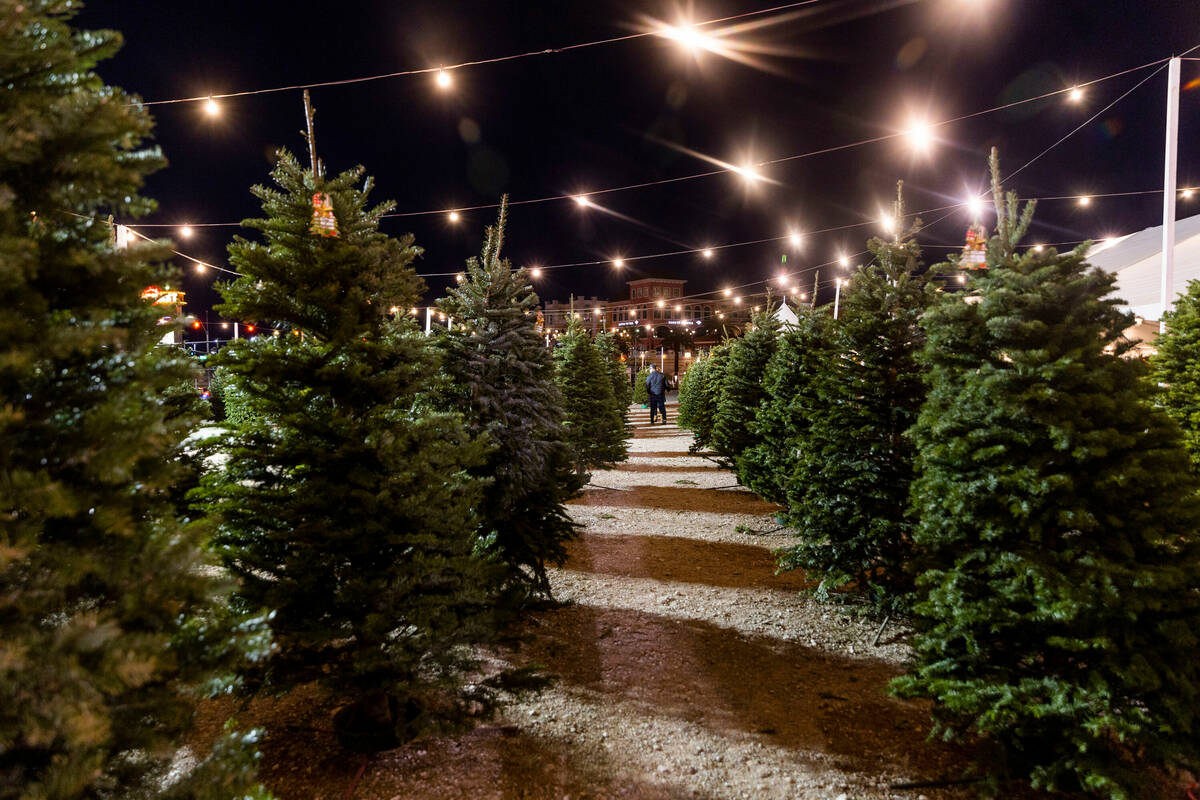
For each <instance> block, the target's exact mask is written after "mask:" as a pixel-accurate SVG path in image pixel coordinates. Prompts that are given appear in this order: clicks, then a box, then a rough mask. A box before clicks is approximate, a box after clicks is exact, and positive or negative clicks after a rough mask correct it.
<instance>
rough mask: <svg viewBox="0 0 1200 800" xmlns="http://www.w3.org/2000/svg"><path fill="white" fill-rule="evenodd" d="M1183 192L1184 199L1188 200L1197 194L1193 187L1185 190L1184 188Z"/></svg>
mask: <svg viewBox="0 0 1200 800" xmlns="http://www.w3.org/2000/svg"><path fill="white" fill-rule="evenodd" d="M1182 194H1183V199H1184V200H1187V199H1189V198H1191V196H1192V195H1193V194H1195V192H1194V191H1192V190H1191V189H1184V190H1183V192H1182Z"/></svg>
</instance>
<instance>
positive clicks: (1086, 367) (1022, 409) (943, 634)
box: [896, 152, 1200, 798]
mask: <svg viewBox="0 0 1200 800" xmlns="http://www.w3.org/2000/svg"><path fill="white" fill-rule="evenodd" d="M992 169H993V173H992V174H993V194H994V196H995V200H996V211H997V217H998V232H997V234H996V235H995V236H993V237H992V239H991V241H990V242H989V243H988V252H987V271H986V272H984V273H982V274H980V275H979V276H978V277H976V278H975V279H974V280H973V281H972V283H971V284H970V285H969V287H968V290H969V294H970V297H969V298H963V297H962V296H961V295H954V296H949V297H947V298H946V300H945V302H943V303H941V304H939V305H937V306H935V307H934V308H932V309H931V310H930V311H929V312H928V313H927V314H926V316H925V319H924V321H923V323H922V325H923V327H924V328H925V330H926V333H927V336H928V343H927V346H926V349H925V353H924V356H923V359H924V362H925V363H926V364H927V365H928V367H929V368H930V370H931V372H930V379H929V384H930V389H929V396H928V400H927V403H926V405H925V408H924V409H923V410H922V412H921V415H920V419H919V421H918V423H917V425H916V426H915V428H914V433H913V435H914V437H915V440H916V444H917V446H918V449H919V458H918V469H917V479H916V481H915V483H914V485H913V491H912V497H913V504H914V506H915V508H916V509H917V511H918V512H919V514H920V524H919V526H918V527H917V529H916V531H915V539H916V545H917V547H918V548H919V549H920V550H921V551H922V554H923V557H922V558H921V560H920V561H919V562H918V571H919V574H920V578H919V579H918V581H917V587H918V602H917V603H916V606H915V609H916V612H917V614H918V615H919V636H918V637H917V640H916V643H915V644H916V654H917V657H916V664H915V667H914V670H913V672H912V673H911V674H910V675H908V676H905V677H904V678H902V679H899V680H898V681H897V682H896V689H897V690H898V691H899V693H901V694H902V695H904V696H907V697H928V698H932V699H934V701H935V702H936V706H935V718H936V720H937V721H938V724H939V727H940V729H941V732H942V733H943V734H944V735H945V736H947V737H950V736H956V735H957V736H976V735H980V734H982V735H984V736H987V737H991V738H993V739H994V740H996V741H998V742H999V743H1001V744H1002V745H1003V746H1004V751H1005V752H1006V753H1007V755H1008V765H1007V771H1008V773H1009V774H1015V775H1027V776H1030V777H1031V778H1032V780H1033V783H1034V784H1035V785H1036V786H1038V787H1042V788H1060V789H1065V790H1071V789H1076V788H1083V789H1086V790H1089V791H1092V792H1094V793H1096V794H1099V795H1102V796H1106V797H1113V798H1122V797H1128V796H1130V793H1131V792H1132V790H1133V789H1134V788H1135V787H1136V786H1137V785H1138V784H1139V782H1140V780H1141V778H1140V776H1138V775H1137V772H1136V770H1137V768H1138V767H1139V765H1144V764H1145V763H1147V762H1149V763H1154V762H1164V763H1168V764H1170V763H1174V764H1190V765H1192V766H1193V767H1194V765H1196V764H1197V763H1200V716H1198V711H1200V704H1198V703H1197V697H1200V643H1198V639H1197V636H1198V633H1197V632H1198V631H1200V594H1198V593H1197V591H1196V587H1197V586H1200V560H1198V559H1200V553H1198V548H1197V544H1198V542H1197V530H1198V529H1200V503H1198V500H1197V491H1196V490H1197V484H1196V480H1195V479H1194V478H1193V477H1192V476H1191V474H1190V472H1189V471H1188V469H1187V464H1188V460H1187V454H1186V452H1185V451H1184V449H1183V447H1182V444H1181V440H1180V434H1179V430H1178V428H1177V427H1176V425H1175V424H1174V422H1173V421H1172V420H1170V418H1169V417H1167V416H1166V415H1165V414H1164V413H1163V412H1162V411H1160V410H1158V409H1156V408H1155V407H1154V403H1153V388H1152V387H1151V386H1150V384H1149V382H1148V381H1146V380H1145V374H1146V368H1145V365H1143V364H1142V363H1141V362H1140V361H1138V360H1136V359H1130V358H1126V357H1125V355H1126V354H1127V352H1128V350H1129V348H1130V347H1131V346H1132V343H1131V342H1129V341H1128V340H1126V339H1124V338H1123V336H1122V332H1123V331H1124V330H1125V329H1127V328H1128V327H1129V326H1130V325H1131V324H1132V321H1133V320H1132V317H1131V316H1130V315H1129V314H1126V313H1123V312H1122V311H1121V310H1120V306H1121V302H1120V300H1119V299H1118V298H1116V297H1114V296H1113V294H1112V292H1113V288H1114V283H1115V278H1114V276H1113V275H1111V274H1109V273H1105V272H1102V271H1100V270H1098V269H1094V268H1092V267H1090V266H1089V265H1088V263H1087V261H1086V250H1087V247H1086V245H1085V246H1081V247H1079V248H1077V249H1075V250H1074V251H1072V252H1069V253H1059V252H1056V251H1055V250H1054V249H1052V248H1047V249H1046V250H1044V251H1042V252H1035V251H1032V250H1027V251H1026V252H1024V253H1020V254H1019V253H1018V252H1017V250H1016V248H1017V244H1018V242H1019V240H1020V238H1021V236H1022V235H1023V234H1024V232H1025V230H1026V228H1027V226H1028V224H1029V221H1030V219H1031V217H1032V212H1033V204H1032V203H1030V204H1027V205H1026V206H1025V208H1024V210H1020V209H1019V208H1018V204H1017V199H1016V197H1015V196H1014V195H1012V194H1009V195H1008V196H1007V197H1004V196H1002V194H1001V190H1000V187H999V181H998V166H997V164H996V159H995V154H994V152H993V157H992ZM966 299H970V300H972V301H977V302H966V301H965V300H966Z"/></svg>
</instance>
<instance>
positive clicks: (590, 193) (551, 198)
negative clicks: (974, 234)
mask: <svg viewBox="0 0 1200 800" xmlns="http://www.w3.org/2000/svg"><path fill="white" fill-rule="evenodd" d="M1198 46H1200V45H1198ZM1169 60H1170V59H1167V58H1162V59H1158V60H1156V61H1150V62H1147V63H1145V64H1141V65H1139V66H1136V67H1130V68H1128V69H1124V70H1121V71H1119V72H1114V73H1112V74H1111V75H1104V76H1102V77H1099V78H1094V79H1092V80H1090V81H1086V82H1083V83H1077V84H1075V85H1074V86H1070V87H1066V88H1063V89H1057V90H1055V91H1052V92H1045V93H1043V94H1040V95H1037V96H1034V97H1029V98H1025V99H1023V100H1014V101H1012V102H1009V103H1003V104H1001V105H998V106H992V107H991V108H985V109H982V110H979V111H972V112H970V113H967V114H961V115H959V116H957V117H951V118H949V119H945V120H940V121H936V122H931V123H928V125H927V127H928V128H931V129H932V128H939V127H943V126H945V125H951V124H953V123H955V122H961V121H962V120H965V119H971V118H973V117H979V116H983V115H985V114H991V113H994V112H997V111H1003V110H1005V109H1009V108H1014V107H1016V106H1020V105H1025V104H1028V103H1034V102H1037V101H1039V100H1045V99H1047V98H1050V97H1054V96H1056V95H1061V94H1065V93H1068V92H1071V91H1073V90H1074V89H1077V88H1081V87H1086V86H1093V85H1095V84H1099V83H1103V82H1105V81H1109V80H1112V79H1114V78H1118V77H1121V76H1123V75H1128V74H1129V73H1132V72H1138V71H1140V70H1144V69H1149V68H1150V67H1153V66H1159V68H1160V70H1161V68H1162V67H1161V66H1160V65H1163V64H1165V63H1166V62H1167V61H1169ZM1154 74H1156V73H1152V74H1151V75H1150V76H1148V77H1147V78H1146V79H1143V80H1142V81H1141V82H1139V83H1138V84H1137V85H1135V86H1134V87H1133V88H1134V89H1136V88H1137V87H1138V86H1140V85H1141V84H1142V83H1144V82H1145V81H1146V80H1149V78H1150V77H1153V75H1154ZM1129 91H1132V89H1131V90H1129ZM1128 93H1129V92H1126V93H1125V94H1128ZM1124 97H1125V95H1122V96H1121V97H1120V98H1118V99H1117V100H1116V101H1114V103H1113V104H1110V106H1109V107H1111V105H1114V104H1115V103H1116V102H1119V101H1120V100H1121V99H1123V98H1124ZM1107 108H1108V107H1106V108H1105V109H1104V110H1107ZM1104 110H1102V111H1101V112H1100V113H1103V111H1104ZM1095 116H1099V115H1095ZM1095 116H1093V117H1092V118H1091V119H1089V120H1088V122H1085V123H1084V126H1086V125H1087V124H1088V123H1089V122H1091V121H1093V120H1094V119H1095ZM1080 127H1083V126H1080ZM1075 132H1076V131H1072V132H1071V133H1070V134H1067V137H1064V139H1065V138H1069V137H1070V136H1071V135H1073V134H1074V133H1075ZM905 135H906V134H905V132H903V131H897V132H893V133H887V134H883V135H880V136H875V137H871V138H867V139H860V140H857V141H854V142H847V143H844V144H839V145H832V146H830V147H823V148H818V149H816V150H810V151H807V152H804V153H796V154H794V155H789V156H781V157H779V158H773V159H767V160H765V161H760V162H758V163H756V164H755V165H754V166H756V167H764V166H772V165H775V164H783V163H786V162H790V161H797V160H800V159H805V158H813V157H815V156H820V155H826V154H829V153H834V152H839V151H843V150H850V149H854V148H857V147H863V146H866V145H869V144H875V143H878V142H884V141H888V140H891V139H897V138H900V137H903V136H905ZM1058 144H1061V140H1060V142H1057V143H1055V144H1054V145H1051V147H1050V148H1048V149H1047V152H1048V151H1049V150H1052V149H1054V147H1056V146H1057V145H1058ZM1042 155H1044V153H1043V154H1042ZM1039 157H1040V156H1039ZM1035 160H1036V159H1035ZM731 172H736V169H734V168H729V167H722V168H718V169H712V170H706V171H704V172H696V173H691V174H689V175H680V176H676V177H673V178H661V179H658V180H653V181H643V182H640V183H631V184H627V185H624V186H611V187H608V188H601V189H591V190H586V191H580V192H574V193H563V194H555V195H547V196H544V197H532V198H527V199H524V200H510V201H509V202H508V205H509V206H522V205H533V204H539V203H550V202H557V201H563V200H574V199H576V198H577V197H580V196H582V197H596V196H601V195H606V194H613V193H615V192H624V191H631V190H635V189H645V188H649V187H651V186H662V185H667V184H672V183H680V182H683V181H690V180H696V179H699V178H708V177H712V176H714V175H722V174H727V173H731ZM1009 177H1012V176H1011V175H1010V176H1009ZM499 207H500V204H499V203H483V204H479V205H472V206H458V207H455V208H439V209H429V210H425V211H396V212H391V213H388V214H384V215H382V218H384V219H396V218H401V217H420V216H429V215H433V214H448V213H450V212H459V213H462V212H466V211H486V210H490V209H495V208H499ZM185 224H186V225H190V226H191V227H193V228H201V227H235V226H240V225H241V223H240V222H201V223H190V222H189V223H182V222H179V223H168V222H158V223H144V224H141V225H140V227H143V228H150V227H154V228H177V227H182V226H183V225H185Z"/></svg>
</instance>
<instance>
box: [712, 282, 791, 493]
mask: <svg viewBox="0 0 1200 800" xmlns="http://www.w3.org/2000/svg"><path fill="white" fill-rule="evenodd" d="M765 309H766V310H765V311H762V312H759V313H757V314H755V315H754V316H753V318H752V320H751V323H752V326H753V327H752V329H751V330H749V331H747V332H746V335H745V336H743V337H741V338H740V339H734V340H733V341H732V344H731V345H730V348H729V362H728V365H727V366H726V368H725V376H724V379H723V380H722V382H721V391H720V394H718V396H717V410H716V415H715V417H714V418H713V432H712V446H713V450H715V451H716V452H717V455H719V456H720V457H721V458H723V459H724V460H725V461H727V462H729V463H730V464H732V465H733V469H734V472H735V473H736V474H737V476H738V480H739V481H740V480H742V476H743V474H744V473H745V465H744V464H743V463H742V459H743V456H744V455H745V453H746V451H747V450H748V449H749V448H751V447H753V446H754V445H755V444H757V443H758V439H757V438H756V437H755V435H754V430H753V428H752V426H753V424H754V419H755V416H756V415H757V413H758V409H759V406H760V405H761V404H762V402H763V400H764V399H765V397H766V387H765V386H764V385H763V373H764V372H765V371H766V368H767V362H769V361H770V360H771V356H773V355H774V354H775V349H776V346H777V345H778V342H779V321H778V320H776V319H775V317H774V316H773V315H772V313H771V312H772V308H771V302H770V298H768V299H767V304H766V306H765Z"/></svg>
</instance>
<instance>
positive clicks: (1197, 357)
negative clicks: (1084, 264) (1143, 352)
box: [1150, 281, 1200, 475]
mask: <svg viewBox="0 0 1200 800" xmlns="http://www.w3.org/2000/svg"><path fill="white" fill-rule="evenodd" d="M1163 319H1164V321H1165V322H1166V324H1167V329H1166V331H1165V332H1164V333H1163V334H1162V335H1161V336H1159V337H1158V339H1157V340H1156V341H1155V343H1154V346H1155V348H1156V351H1157V352H1155V354H1154V356H1153V357H1152V358H1151V359H1150V364H1151V368H1152V371H1151V374H1152V377H1153V379H1154V382H1155V383H1156V384H1158V386H1159V387H1160V390H1161V391H1160V393H1159V397H1158V401H1159V403H1160V404H1161V405H1162V407H1163V409H1164V410H1165V411H1166V412H1167V413H1168V414H1169V415H1170V416H1171V417H1172V418H1173V419H1174V420H1175V421H1176V422H1177V423H1178V424H1179V427H1180V428H1181V429H1182V430H1183V442H1184V445H1185V446H1186V447H1187V450H1188V453H1189V454H1190V456H1191V463H1192V472H1193V473H1195V474H1197V475H1200V281H1189V282H1188V287H1187V291H1186V292H1185V293H1184V294H1181V295H1180V296H1179V297H1177V298H1175V306H1174V308H1173V309H1172V310H1171V311H1168V312H1167V313H1166V314H1165V315H1164V317H1163Z"/></svg>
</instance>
